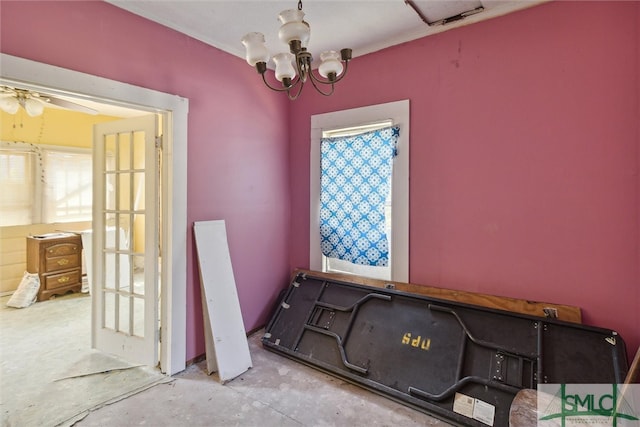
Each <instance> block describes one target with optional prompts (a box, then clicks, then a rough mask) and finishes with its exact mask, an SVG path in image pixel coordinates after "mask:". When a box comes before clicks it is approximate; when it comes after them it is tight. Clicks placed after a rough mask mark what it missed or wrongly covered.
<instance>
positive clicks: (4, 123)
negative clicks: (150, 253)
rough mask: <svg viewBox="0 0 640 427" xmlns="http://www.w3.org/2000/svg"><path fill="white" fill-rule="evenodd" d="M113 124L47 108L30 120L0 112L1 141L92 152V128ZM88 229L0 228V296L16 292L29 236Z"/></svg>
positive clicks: (56, 226)
mask: <svg viewBox="0 0 640 427" xmlns="http://www.w3.org/2000/svg"><path fill="white" fill-rule="evenodd" d="M113 120H119V118H118V117H111V116H104V115H97V116H92V115H89V114H83V113H78V112H73V111H68V110H59V109H55V108H45V110H44V113H43V114H42V115H41V116H38V117H29V116H28V115H27V113H26V112H25V111H24V110H23V109H20V110H18V113H17V114H13V115H12V114H8V113H5V112H4V111H1V110H0V140H2V141H19V142H28V143H32V144H43V145H59V146H67V147H82V148H91V147H92V145H93V125H94V124H95V123H101V122H107V121H113ZM0 191H1V189H0ZM87 228H91V222H82V223H64V224H34V225H24V226H15V227H0V295H2V294H5V293H11V292H13V291H14V290H15V289H16V288H17V287H18V284H19V283H20V279H21V278H22V273H23V272H24V270H25V269H26V236H29V235H34V234H42V233H46V232H52V231H58V230H66V231H69V230H85V229H87Z"/></svg>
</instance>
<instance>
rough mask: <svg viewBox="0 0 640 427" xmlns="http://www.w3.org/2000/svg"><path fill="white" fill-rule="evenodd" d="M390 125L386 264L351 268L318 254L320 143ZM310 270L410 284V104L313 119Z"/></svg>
mask: <svg viewBox="0 0 640 427" xmlns="http://www.w3.org/2000/svg"><path fill="white" fill-rule="evenodd" d="M390 124H393V125H394V126H398V127H399V128H400V136H399V138H398V139H397V156H396V157H394V158H393V167H392V169H393V172H392V178H391V183H392V188H391V192H390V195H391V197H390V198H389V199H388V200H387V204H386V206H385V215H384V216H385V219H386V223H385V228H386V232H387V235H388V236H389V243H390V251H389V261H390V262H389V265H388V266H387V267H377V266H368V265H359V264H353V263H351V262H348V261H343V260H339V259H337V258H328V257H325V256H324V255H323V254H322V249H321V248H322V246H321V236H320V228H319V227H320V205H321V203H320V192H321V170H322V167H321V141H322V138H323V137H325V138H326V137H336V136H345V135H353V134H355V133H362V132H367V131H371V130H375V129H379V128H381V127H387V126H389V125H390ZM310 172H311V176H310V182H311V184H310V185H311V187H310V195H311V199H310V207H311V218H310V230H309V237H310V254H309V258H310V260H309V261H310V268H311V269H313V270H321V271H336V272H344V273H351V274H358V275H361V276H366V277H373V278H379V279H383V280H395V281H405V282H406V281H408V279H409V257H408V254H409V232H408V230H409V101H408V100H405V101H398V102H392V103H388V104H380V105H373V106H369V107H362V108H355V109H352V110H343V111H337V112H332V113H326V114H319V115H314V116H312V118H311V164H310Z"/></svg>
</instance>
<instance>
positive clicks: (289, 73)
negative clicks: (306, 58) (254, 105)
mask: <svg viewBox="0 0 640 427" xmlns="http://www.w3.org/2000/svg"><path fill="white" fill-rule="evenodd" d="M294 59H295V56H294V55H293V54H292V53H290V52H283V53H279V54H277V55H274V57H273V62H275V63H276V79H278V81H280V82H281V81H282V80H284V79H285V78H289V79H292V80H293V78H294V77H295V76H296V69H295V68H293V64H292V62H293V60H294Z"/></svg>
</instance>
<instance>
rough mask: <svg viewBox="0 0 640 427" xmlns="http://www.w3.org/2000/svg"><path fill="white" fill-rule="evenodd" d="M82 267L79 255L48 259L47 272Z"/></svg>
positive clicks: (46, 263)
mask: <svg viewBox="0 0 640 427" xmlns="http://www.w3.org/2000/svg"><path fill="white" fill-rule="evenodd" d="M79 265H80V256H79V255H78V254H72V255H66V256H58V257H46V262H45V272H52V271H61V270H67V269H70V268H76V267H78V266H79Z"/></svg>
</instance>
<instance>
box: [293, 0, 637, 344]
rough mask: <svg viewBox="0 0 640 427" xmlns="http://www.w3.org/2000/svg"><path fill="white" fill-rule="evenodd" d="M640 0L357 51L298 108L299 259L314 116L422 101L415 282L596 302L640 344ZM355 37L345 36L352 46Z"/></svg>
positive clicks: (557, 10)
mask: <svg viewBox="0 0 640 427" xmlns="http://www.w3.org/2000/svg"><path fill="white" fill-rule="evenodd" d="M639 18H640V3H638V2H618V3H616V2H579V3H578V2H553V3H549V4H544V5H541V6H538V7H535V8H531V9H528V10H524V11H520V12H518V13H515V14H512V15H508V16H504V17H501V18H497V19H493V20H490V21H486V22H483V23H480V24H476V25H472V26H467V27H463V28H459V29H455V30H451V31H448V32H445V33H441V34H439V35H435V36H430V37H426V38H423V39H420V40H417V41H414V42H410V43H406V44H404V45H401V46H397V47H393V48H389V49H386V50H383V51H381V52H377V53H373V54H370V55H366V56H364V57H360V58H356V59H355V60H354V61H353V63H352V64H351V65H350V70H349V75H347V77H346V78H345V80H343V81H342V82H341V83H340V84H339V85H338V87H337V89H336V93H335V94H334V95H333V96H332V97H331V98H324V97H321V96H319V95H318V96H313V94H312V93H311V91H310V92H306V93H305V95H303V96H302V98H301V99H300V100H298V101H296V108H295V109H292V111H291V114H290V119H291V125H290V126H291V147H290V152H291V168H290V170H291V173H292V176H291V196H292V206H295V207H296V211H297V213H298V214H297V215H295V216H292V218H291V219H292V233H291V236H292V240H291V247H292V251H291V267H292V268H294V267H305V266H308V255H307V254H308V245H309V240H308V236H307V235H308V231H307V230H308V227H309V220H308V218H309V216H308V202H307V200H308V197H309V190H308V188H309V181H308V166H307V165H308V158H309V126H310V123H309V117H310V116H311V115H312V114H316V113H323V112H327V111H334V110H341V109H345V108H353V107H357V106H364V105H370V104H376V103H382V102H389V101H394V100H400V99H406V98H408V99H410V103H411V137H410V139H411V142H410V143H411V184H410V198H411V202H410V203H411V208H410V281H411V282H413V283H421V284H428V285H434V286H442V287H450V288H454V289H462V290H467V291H477V292H483V293H490V294H497V295H506V296H511V297H516V298H526V299H530V300H540V301H552V302H557V303H564V304H571V305H577V306H580V307H582V309H583V314H584V321H585V323H587V324H592V325H598V326H603V327H607V328H612V329H615V330H617V331H619V332H620V333H621V335H622V336H623V338H625V340H626V342H627V345H628V347H629V352H631V351H633V352H634V353H635V350H636V348H637V347H638V345H640V314H639V313H640V290H639V289H640V272H639V263H638V261H639V259H640V253H639V249H638V248H639V246H640V235H639V231H638V230H639V222H638V221H639V216H640V204H639V194H640V185H639V179H638V164H639V157H638V151H639V125H638V123H639V120H640V115H639V106H638V105H639V100H638V96H639V95H638V94H639V90H640V86H639V82H638V75H639V72H640V70H639V65H638V63H639V60H638V56H639V54H638V52H640V43H639V40H638V39H639V32H638V31H639V30H638V27H639V22H640V19H639ZM338 47H342V46H338Z"/></svg>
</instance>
